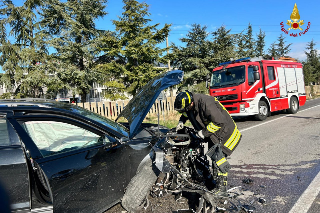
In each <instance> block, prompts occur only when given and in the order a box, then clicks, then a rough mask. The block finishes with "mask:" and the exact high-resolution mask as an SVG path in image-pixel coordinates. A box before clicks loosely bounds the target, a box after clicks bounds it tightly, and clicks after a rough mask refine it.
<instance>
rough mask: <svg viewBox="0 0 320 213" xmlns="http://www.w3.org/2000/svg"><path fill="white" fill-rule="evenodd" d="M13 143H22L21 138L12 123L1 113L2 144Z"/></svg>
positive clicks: (9, 144) (0, 139) (0, 133)
mask: <svg viewBox="0 0 320 213" xmlns="http://www.w3.org/2000/svg"><path fill="white" fill-rule="evenodd" d="M12 145H20V140H19V138H18V135H17V133H16V132H15V130H14V129H13V127H12V126H11V124H10V123H9V122H8V121H7V119H6V118H5V117H4V116H3V115H0V146H12Z"/></svg>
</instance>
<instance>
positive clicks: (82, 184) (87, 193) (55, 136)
mask: <svg viewBox="0 0 320 213" xmlns="http://www.w3.org/2000/svg"><path fill="white" fill-rule="evenodd" d="M8 120H9V121H10V122H11V124H12V125H13V126H14V128H15V129H16V130H17V132H18V134H19V137H20V138H22V139H23V142H24V143H25V146H26V149H27V152H28V154H29V155H28V158H29V160H30V161H31V164H32V165H33V168H34V173H35V176H37V177H38V179H39V180H40V182H41V183H42V185H43V187H41V188H42V191H43V192H42V194H44V196H47V197H48V198H49V200H51V201H53V208H54V211H55V212H99V211H102V210H104V209H106V208H107V207H110V206H111V205H113V204H114V203H116V202H117V201H119V199H120V198H121V197H122V196H123V193H124V192H123V191H124V188H125V187H126V186H127V184H128V182H129V180H130V178H129V169H128V166H129V164H128V163H127V162H128V161H127V159H128V157H127V154H126V149H127V148H126V146H125V145H123V144H120V143H118V142H117V140H115V139H114V138H113V137H112V136H111V135H106V134H108V132H106V131H102V130H101V129H96V128H94V127H92V126H90V125H88V124H86V123H83V122H81V121H78V120H76V119H74V118H68V117H65V116H64V117H59V116H55V115H24V116H12V117H10V118H8ZM88 123H89V122H88ZM105 135H106V136H105ZM35 147H36V148H35Z"/></svg>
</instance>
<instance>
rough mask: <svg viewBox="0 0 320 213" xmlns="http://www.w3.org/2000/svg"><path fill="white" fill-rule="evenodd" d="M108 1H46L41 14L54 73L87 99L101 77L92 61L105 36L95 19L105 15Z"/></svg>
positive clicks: (82, 97)
mask: <svg viewBox="0 0 320 213" xmlns="http://www.w3.org/2000/svg"><path fill="white" fill-rule="evenodd" d="M106 2H107V0H67V1H62V2H60V1H59V0H47V1H45V5H44V8H43V13H42V20H41V27H42V32H43V33H45V32H47V34H49V35H47V36H48V39H47V40H48V43H49V44H50V46H52V47H53V48H54V49H55V50H56V52H55V53H53V54H52V57H53V60H55V61H56V62H57V65H58V66H57V67H56V68H55V70H54V71H55V73H56V75H57V76H58V78H59V79H60V80H61V81H62V82H64V84H65V86H68V87H69V88H74V89H76V90H77V92H79V93H80V94H81V100H82V101H86V96H87V94H88V92H89V90H90V88H91V86H92V84H93V83H94V82H97V81H98V80H99V79H100V78H101V74H100V75H99V74H97V72H95V69H94V68H95V59H96V58H97V56H98V54H99V50H98V47H99V46H101V45H102V44H101V39H100V36H101V35H102V34H103V33H104V32H103V31H100V30H98V29H97V28H96V26H95V20H96V19H98V18H101V17H103V16H104V15H106V12H105V11H104V9H105V7H106Z"/></svg>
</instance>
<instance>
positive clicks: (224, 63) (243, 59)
mask: <svg viewBox="0 0 320 213" xmlns="http://www.w3.org/2000/svg"><path fill="white" fill-rule="evenodd" d="M249 60H250V57H247V58H240V59H237V60H234V61H227V62H223V63H220V64H219V66H222V65H226V64H231V63H237V62H241V61H249Z"/></svg>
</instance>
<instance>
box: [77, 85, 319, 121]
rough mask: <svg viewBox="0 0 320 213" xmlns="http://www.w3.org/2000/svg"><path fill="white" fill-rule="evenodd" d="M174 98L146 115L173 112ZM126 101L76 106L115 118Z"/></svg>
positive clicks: (159, 103)
mask: <svg viewBox="0 0 320 213" xmlns="http://www.w3.org/2000/svg"><path fill="white" fill-rule="evenodd" d="M312 87H313V89H312V90H313V92H311V87H310V86H306V87H305V90H306V95H307V99H310V98H312V97H315V96H319V95H320V85H314V86H312ZM174 100H175V97H168V98H165V99H164V100H162V101H159V100H156V102H155V103H154V104H153V106H152V107H151V109H150V111H149V113H148V115H155V116H156V115H157V114H158V111H159V113H160V115H162V114H163V113H164V114H165V115H167V114H170V113H175V111H174V107H173V103H174ZM128 102H129V100H124V101H105V102H86V103H79V104H78V106H81V107H83V108H85V109H88V110H90V111H92V112H95V113H98V114H100V115H102V116H104V117H107V118H110V119H112V120H115V119H116V118H117V117H118V115H119V114H120V113H121V111H122V110H123V109H124V107H125V106H126V105H127V104H128Z"/></svg>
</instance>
